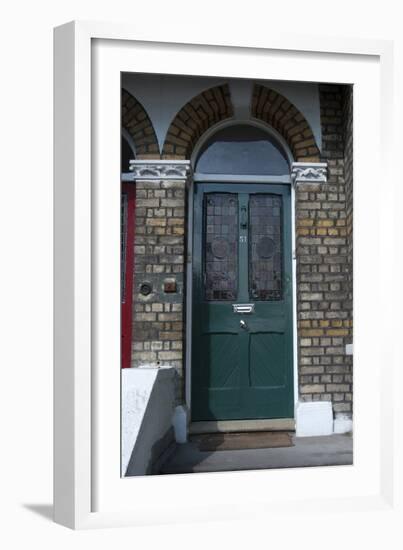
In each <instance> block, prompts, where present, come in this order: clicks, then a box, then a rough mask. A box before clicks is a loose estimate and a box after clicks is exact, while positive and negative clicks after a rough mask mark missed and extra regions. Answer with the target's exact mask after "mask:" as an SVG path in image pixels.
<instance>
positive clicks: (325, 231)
mask: <svg viewBox="0 0 403 550" xmlns="http://www.w3.org/2000/svg"><path fill="white" fill-rule="evenodd" d="M316 234H317V235H327V229H317V230H316Z"/></svg>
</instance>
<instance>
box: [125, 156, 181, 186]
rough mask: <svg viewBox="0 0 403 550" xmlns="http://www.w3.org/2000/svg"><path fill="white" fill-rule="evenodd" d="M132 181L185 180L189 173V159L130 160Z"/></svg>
mask: <svg viewBox="0 0 403 550" xmlns="http://www.w3.org/2000/svg"><path fill="white" fill-rule="evenodd" d="M130 172H132V174H133V178H132V179H133V180H134V181H140V180H186V179H187V178H188V176H189V174H190V161H189V160H131V161H130Z"/></svg>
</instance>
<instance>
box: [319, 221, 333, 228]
mask: <svg viewBox="0 0 403 550" xmlns="http://www.w3.org/2000/svg"><path fill="white" fill-rule="evenodd" d="M316 225H317V226H318V227H331V226H332V225H333V220H318V221H317V223H316Z"/></svg>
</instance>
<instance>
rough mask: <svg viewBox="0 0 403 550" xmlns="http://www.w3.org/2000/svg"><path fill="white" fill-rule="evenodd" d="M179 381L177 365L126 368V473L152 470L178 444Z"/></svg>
mask: <svg viewBox="0 0 403 550" xmlns="http://www.w3.org/2000/svg"><path fill="white" fill-rule="evenodd" d="M177 383H178V375H177V372H176V370H175V369H174V368H173V367H164V366H162V367H155V366H144V367H136V368H129V369H123V370H122V467H121V474H122V476H140V475H146V474H150V473H152V471H153V465H154V463H155V462H156V461H157V460H158V458H159V457H160V456H161V455H162V454H163V453H164V451H165V450H166V449H167V448H168V447H169V446H170V445H173V444H174V442H175V437H174V429H173V426H172V418H173V414H174V410H175V389H176V384H177Z"/></svg>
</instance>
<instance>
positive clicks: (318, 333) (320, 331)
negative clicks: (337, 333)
mask: <svg viewBox="0 0 403 550" xmlns="http://www.w3.org/2000/svg"><path fill="white" fill-rule="evenodd" d="M323 332H324V331H323V329H320V328H313V329H303V330H301V331H300V336H323Z"/></svg>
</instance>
